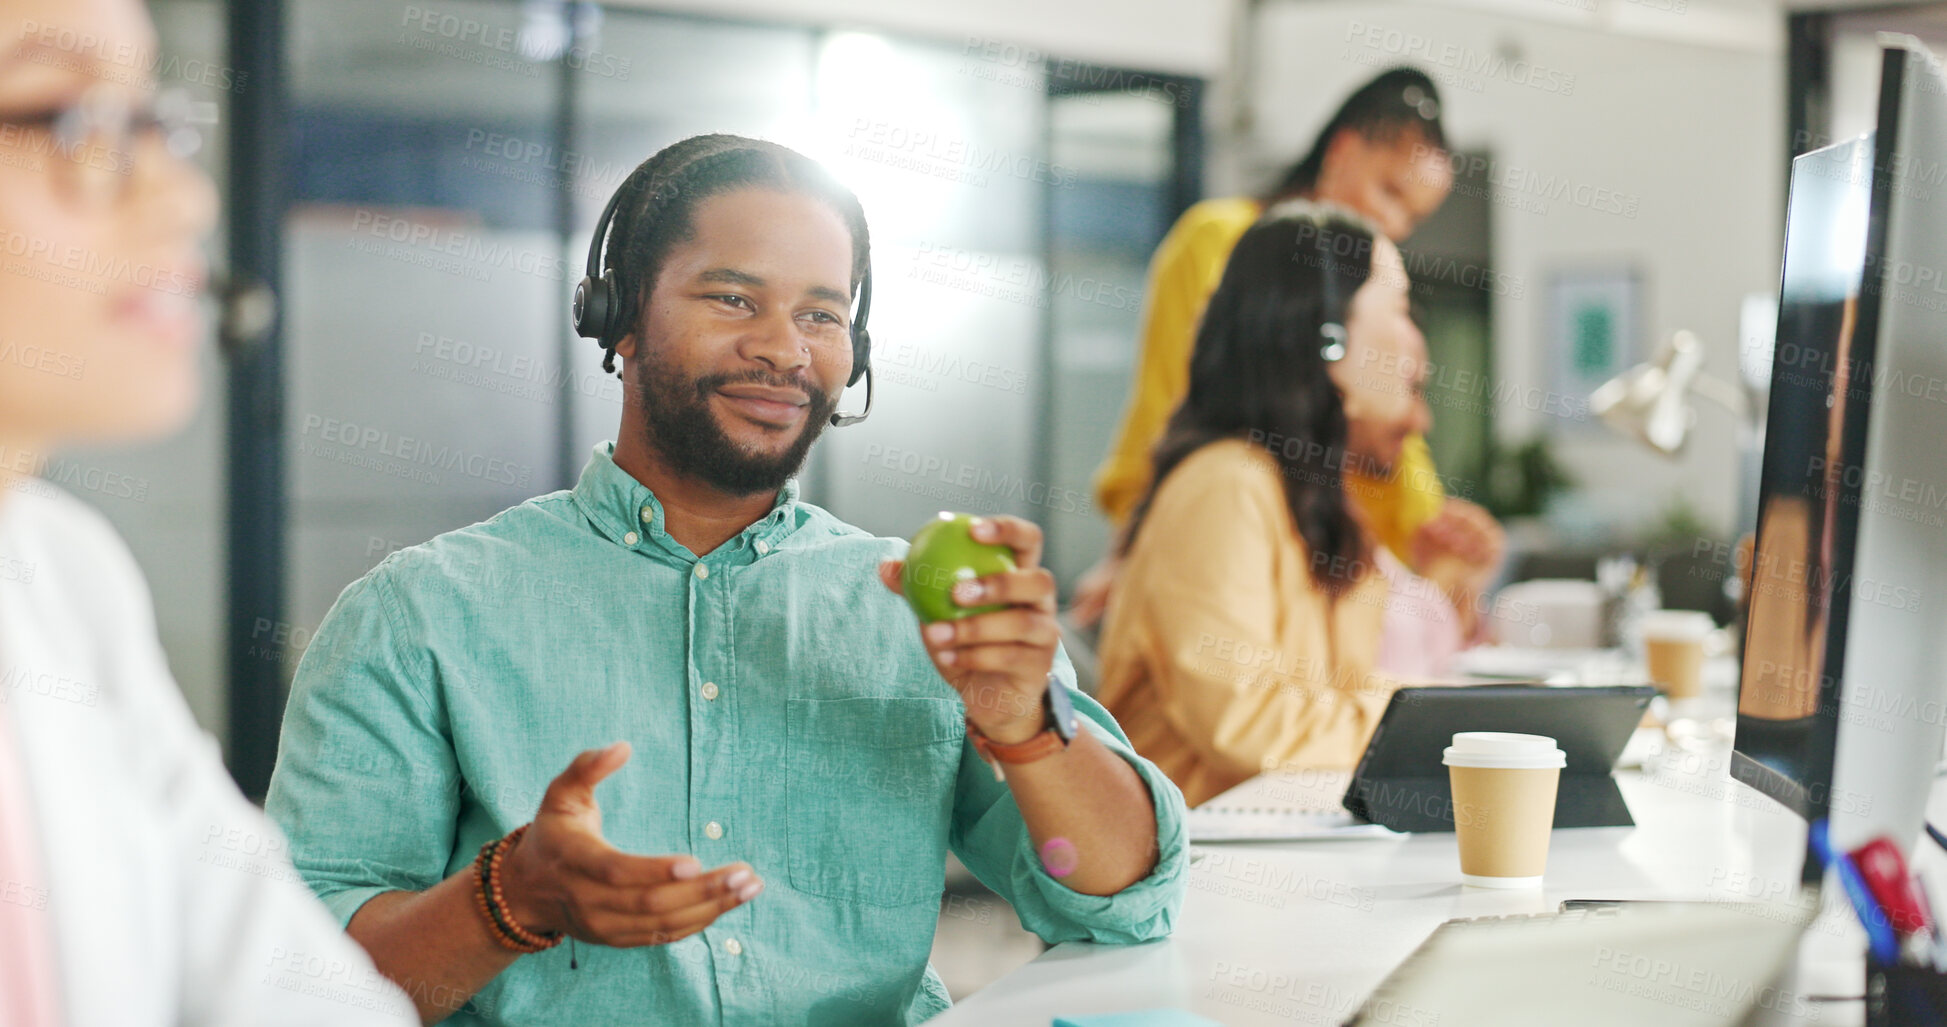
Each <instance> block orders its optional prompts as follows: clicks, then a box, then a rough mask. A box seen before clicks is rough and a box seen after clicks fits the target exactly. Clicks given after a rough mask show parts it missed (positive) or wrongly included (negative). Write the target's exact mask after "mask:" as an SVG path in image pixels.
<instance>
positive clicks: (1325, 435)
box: [1097, 201, 1485, 806]
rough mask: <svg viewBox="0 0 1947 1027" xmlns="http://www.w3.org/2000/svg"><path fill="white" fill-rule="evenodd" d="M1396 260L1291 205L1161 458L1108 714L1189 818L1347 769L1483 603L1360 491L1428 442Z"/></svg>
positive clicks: (1231, 289) (1115, 650) (1374, 242)
mask: <svg viewBox="0 0 1947 1027" xmlns="http://www.w3.org/2000/svg"><path fill="white" fill-rule="evenodd" d="M1407 286H1408V282H1407V276H1406V268H1405V265H1404V263H1403V262H1402V261H1401V258H1400V254H1399V250H1398V249H1397V248H1396V247H1395V246H1394V245H1393V244H1392V242H1391V241H1390V240H1388V239H1387V238H1386V236H1384V235H1383V234H1380V233H1379V232H1377V231H1376V230H1375V229H1374V228H1373V227H1372V225H1371V224H1370V223H1369V222H1367V221H1366V220H1365V219H1364V218H1362V217H1361V216H1359V215H1357V214H1353V213H1352V212H1350V211H1348V210H1344V209H1342V208H1336V207H1331V206H1328V205H1321V204H1313V203H1309V202H1305V201H1291V202H1289V203H1286V204H1282V205H1280V206H1277V207H1273V208H1272V209H1271V210H1270V211H1268V212H1267V213H1266V214H1265V216H1264V218H1263V219H1262V220H1260V221H1259V222H1258V223H1257V224H1255V225H1253V226H1252V227H1251V228H1250V229H1249V230H1247V231H1246V232H1245V233H1244V235H1243V237H1242V239H1240V240H1239V242H1238V244H1237V247H1236V249H1235V250H1233V251H1232V253H1231V256H1230V262H1229V263H1228V264H1227V265H1226V266H1225V268H1224V274H1223V279H1222V280H1221V282H1220V283H1219V284H1218V286H1217V291H1216V292H1215V293H1214V294H1212V296H1211V298H1210V304H1209V306H1208V307H1207V308H1205V310H1204V314H1203V320H1202V322H1201V324H1200V326H1199V328H1198V330H1197V338H1196V346H1195V349H1194V351H1193V353H1192V355H1191V358H1190V384H1189V392H1188V393H1187V394H1186V395H1185V397H1184V399H1183V402H1182V404H1181V405H1180V406H1178V407H1177V408H1176V412H1175V413H1174V414H1173V415H1172V416H1171V418H1170V420H1169V423H1168V425H1167V427H1165V429H1164V431H1163V437H1162V440H1161V441H1160V442H1158V443H1157V445H1156V449H1155V451H1154V453H1153V456H1152V459H1153V461H1154V465H1155V466H1154V474H1153V475H1152V477H1151V484H1150V485H1149V487H1148V490H1147V492H1146V494H1145V495H1144V496H1143V498H1142V499H1141V501H1140V503H1139V504H1138V505H1137V507H1136V509H1135V512H1134V514H1133V515H1132V517H1131V522H1130V523H1131V530H1130V532H1129V534H1128V537H1127V539H1126V541H1125V542H1124V546H1123V551H1122V554H1121V555H1122V557H1123V559H1124V569H1123V571H1122V573H1121V574H1120V575H1119V576H1118V578H1117V580H1116V584H1115V587H1114V589H1113V591H1112V592H1111V593H1110V598H1109V605H1108V612H1107V616H1106V618H1105V619H1104V621H1103V630H1102V645H1101V659H1102V673H1101V687H1100V690H1099V692H1098V694H1097V697H1098V698H1099V699H1100V701H1101V702H1102V705H1104V706H1106V707H1108V709H1109V711H1110V712H1111V713H1113V714H1114V715H1115V718H1116V721H1117V722H1118V723H1120V724H1121V725H1122V726H1123V729H1124V730H1125V731H1127V732H1128V733H1129V740H1130V741H1131V742H1132V743H1133V744H1134V745H1135V747H1136V751H1137V752H1140V753H1142V754H1143V755H1144V756H1147V757H1148V758H1149V759H1151V760H1153V761H1155V763H1156V765H1157V766H1159V767H1161V768H1162V769H1163V771H1164V772H1165V773H1167V774H1169V776H1170V779H1171V780H1172V781H1175V782H1176V784H1177V786H1178V787H1180V788H1182V789H1183V795H1184V798H1185V799H1186V800H1188V801H1189V803H1190V804H1191V805H1193V806H1194V805H1197V804H1199V803H1202V802H1203V801H1205V800H1207V799H1209V798H1211V797H1212V796H1214V795H1216V794H1218V793H1220V792H1222V791H1224V790H1225V789H1228V788H1230V787H1232V786H1233V785H1236V784H1238V783H1239V782H1242V781H1243V780H1245V779H1246V778H1249V777H1251V776H1253V775H1255V774H1258V773H1260V772H1262V771H1265V770H1270V769H1274V768H1278V767H1286V766H1311V767H1331V768H1348V769H1349V768H1350V767H1351V766H1352V764H1353V763H1354V761H1356V760H1357V759H1358V757H1359V754H1360V753H1361V752H1362V751H1363V750H1364V748H1365V743H1366V740H1367V738H1369V737H1370V736H1371V734H1372V729H1373V727H1374V726H1375V725H1376V724H1377V723H1378V719H1379V715H1380V713H1381V712H1383V711H1384V709H1385V706H1386V703H1387V702H1388V700H1389V699H1390V698H1391V696H1392V693H1393V691H1394V690H1395V688H1396V687H1397V683H1396V682H1397V679H1398V678H1399V677H1401V676H1407V675H1411V676H1419V675H1421V674H1425V673H1428V672H1429V671H1430V670H1431V669H1433V668H1437V667H1438V666H1439V665H1440V664H1442V663H1444V662H1445V660H1446V658H1447V657H1449V656H1451V654H1453V653H1454V652H1455V651H1457V650H1458V649H1459V648H1460V646H1461V644H1462V642H1463V638H1462V635H1463V624H1464V623H1466V622H1465V621H1464V620H1463V618H1462V616H1461V614H1462V613H1463V612H1465V610H1466V607H1467V605H1468V604H1469V603H1470V602H1471V600H1472V597H1473V596H1476V595H1478V594H1479V593H1480V590H1481V589H1482V587H1483V586H1484V585H1485V582H1484V581H1482V580H1481V577H1482V575H1483V573H1484V572H1483V570H1482V569H1481V568H1480V567H1479V566H1478V565H1477V564H1475V563H1473V562H1471V561H1468V560H1466V559H1464V558H1462V557H1460V556H1456V555H1447V556H1442V557H1438V558H1434V559H1430V560H1428V561H1426V563H1425V564H1424V566H1423V572H1424V574H1425V577H1420V576H1418V575H1415V574H1414V573H1413V572H1411V571H1409V570H1407V569H1406V567H1405V566H1404V565H1403V564H1402V563H1401V562H1400V561H1399V560H1398V559H1397V558H1396V557H1394V556H1393V554H1392V553H1391V552H1389V551H1388V550H1387V548H1386V547H1385V546H1384V545H1382V544H1380V542H1379V541H1378V539H1377V538H1376V537H1375V533H1374V531H1373V529H1372V527H1371V526H1370V525H1369V524H1368V523H1366V521H1365V514H1364V508H1363V507H1362V505H1361V504H1359V503H1357V502H1354V501H1353V500H1354V498H1355V497H1354V496H1353V495H1351V494H1350V490H1351V489H1353V488H1355V487H1356V486H1355V485H1354V483H1355V482H1356V481H1359V480H1371V479H1373V478H1376V477H1383V476H1384V474H1385V472H1386V471H1387V470H1388V469H1390V468H1391V467H1392V466H1393V465H1394V464H1395V463H1396V462H1397V461H1398V460H1399V459H1400V453H1401V452H1402V450H1403V448H1404V447H1405V445H1406V442H1407V440H1408V439H1409V438H1412V437H1414V436H1416V435H1421V434H1424V433H1425V432H1426V431H1427V429H1428V428H1429V427H1431V425H1432V420H1433V418H1432V415H1431V413H1430V412H1429V410H1428V407H1427V402H1426V396H1425V393H1424V388H1425V378H1426V373H1427V359H1426V340H1425V339H1424V338H1422V337H1421V335H1420V331H1419V328H1418V327H1416V326H1415V325H1414V323H1413V318H1412V316H1411V314H1410V312H1409V304H1408V299H1407Z"/></svg>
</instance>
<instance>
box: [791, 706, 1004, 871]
mask: <svg viewBox="0 0 1947 1027" xmlns="http://www.w3.org/2000/svg"><path fill="white" fill-rule="evenodd" d="M963 717H964V714H963V713H962V711H961V706H960V703H959V701H958V700H956V699H930V698H918V697H907V696H898V697H864V698H851V699H792V700H790V704H789V712H788V725H787V727H786V749H785V759H786V763H787V766H786V768H785V769H786V772H787V775H786V777H785V779H784V780H783V781H780V782H779V785H780V786H781V787H783V788H785V789H787V793H788V797H787V799H786V800H785V808H786V810H787V814H786V823H785V841H786V848H787V850H788V855H789V860H788V866H789V872H790V880H791V887H792V888H794V889H796V890H798V891H801V892H805V893H807V894H811V895H819V896H823V897H826V898H831V899H837V900H840V901H844V902H850V903H859V904H863V905H868V906H904V905H911V904H913V903H918V902H929V903H937V902H939V901H940V891H941V889H942V888H943V887H944V886H945V867H946V837H947V829H948V826H949V824H950V821H951V818H952V815H953V786H954V778H955V776H956V774H957V773H958V772H959V766H960V750H961V746H962V745H963V743H964V741H965V739H966V722H965V720H964V719H963Z"/></svg>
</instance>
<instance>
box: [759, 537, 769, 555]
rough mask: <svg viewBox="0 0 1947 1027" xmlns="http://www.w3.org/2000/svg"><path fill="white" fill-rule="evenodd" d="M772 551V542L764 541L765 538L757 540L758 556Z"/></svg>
mask: <svg viewBox="0 0 1947 1027" xmlns="http://www.w3.org/2000/svg"><path fill="white" fill-rule="evenodd" d="M770 551H771V544H770V543H769V542H766V541H764V540H763V539H758V540H757V555H758V556H763V555H764V554H765V553H768V552H770Z"/></svg>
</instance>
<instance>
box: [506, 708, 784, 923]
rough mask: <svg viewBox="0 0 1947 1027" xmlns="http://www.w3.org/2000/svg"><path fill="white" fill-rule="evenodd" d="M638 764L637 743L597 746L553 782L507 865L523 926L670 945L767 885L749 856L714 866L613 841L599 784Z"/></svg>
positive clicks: (512, 903) (511, 901)
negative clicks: (605, 832)
mask: <svg viewBox="0 0 1947 1027" xmlns="http://www.w3.org/2000/svg"><path fill="white" fill-rule="evenodd" d="M628 761H629V745H628V743H627V742H617V743H615V744H614V745H611V746H609V747H608V748H606V749H590V750H589V751H587V752H584V753H582V754H581V755H579V756H577V757H575V759H574V762H572V763H570V764H568V769H567V770H564V771H562V772H561V776H559V777H557V778H555V779H554V781H553V782H552V783H551V784H549V785H548V791H547V794H546V795H545V796H543V797H542V799H541V809H540V812H539V813H537V814H535V817H534V824H533V826H531V827H529V828H528V830H527V834H526V835H525V836H524V837H523V838H522V839H521V840H520V844H518V845H516V846H515V847H514V850H513V851H512V852H510V853H508V854H507V856H506V857H505V858H504V860H503V862H502V864H501V874H502V878H501V881H502V886H501V890H502V894H503V895H504V896H505V898H506V901H507V906H508V909H509V911H510V912H512V913H513V915H514V919H515V920H516V921H518V922H519V923H520V925H521V926H522V927H525V928H527V929H528V930H531V931H538V932H544V933H553V932H556V931H565V932H567V933H568V934H569V935H571V936H573V937H576V938H579V939H581V940H582V941H586V942H593V943H595V944H598V945H608V946H611V947H614V948H630V947H633V946H638V945H666V944H668V943H670V942H672V941H678V940H680V939H683V938H687V937H689V936H690V935H692V934H695V933H696V932H698V931H701V930H703V929H704V928H705V927H708V926H710V924H712V923H713V922H715V921H716V919H717V917H719V916H721V915H723V914H724V913H725V912H728V911H729V910H731V909H734V908H736V907H737V906H739V905H742V904H743V903H745V902H748V901H750V900H751V899H752V898H754V897H756V895H757V893H758V892H761V891H763V890H764V882H763V881H762V880H760V879H759V878H758V877H757V875H756V874H755V873H754V872H753V871H752V870H751V868H750V865H749V864H747V863H731V864H728V865H725V866H721V867H718V868H716V869H715V870H711V871H710V872H708V873H704V872H703V868H702V865H701V864H700V863H698V862H697V860H696V859H695V857H692V856H684V855H676V856H634V855H630V854H629V853H626V852H623V851H621V850H620V849H617V848H616V847H615V846H613V845H610V844H609V843H608V841H607V839H605V838H603V837H602V810H601V807H600V806H598V805H596V803H595V786H596V785H597V784H599V783H601V781H602V779H603V778H605V777H607V776H609V775H610V774H612V773H614V772H615V771H616V769H617V768H619V767H621V766H622V764H624V763H627V762H628Z"/></svg>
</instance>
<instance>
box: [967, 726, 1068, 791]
mask: <svg viewBox="0 0 1947 1027" xmlns="http://www.w3.org/2000/svg"><path fill="white" fill-rule="evenodd" d="M967 733H968V734H970V735H972V736H973V744H974V751H975V752H978V753H980V757H981V758H982V759H984V760H986V761H987V762H988V763H989V764H991V765H992V766H993V768H994V776H995V777H996V778H1000V777H1001V776H1002V775H1001V767H1000V765H1001V764H1002V763H1015V764H1020V763H1033V762H1034V761H1036V760H1039V759H1046V758H1047V757H1049V756H1053V755H1054V754H1055V753H1058V752H1061V751H1062V750H1063V749H1066V748H1068V746H1067V744H1065V743H1064V742H1063V741H1062V740H1061V735H1059V734H1057V733H1056V732H1055V729H1054V728H1043V729H1042V731H1041V733H1040V734H1038V735H1035V736H1034V737H1033V738H1030V739H1028V740H1027V741H1025V742H1014V743H1011V744H1003V743H1000V742H996V741H993V740H992V739H989V738H988V737H987V736H986V735H983V734H981V733H980V729H979V728H977V727H975V726H974V725H973V721H971V720H970V721H968V722H967Z"/></svg>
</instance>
